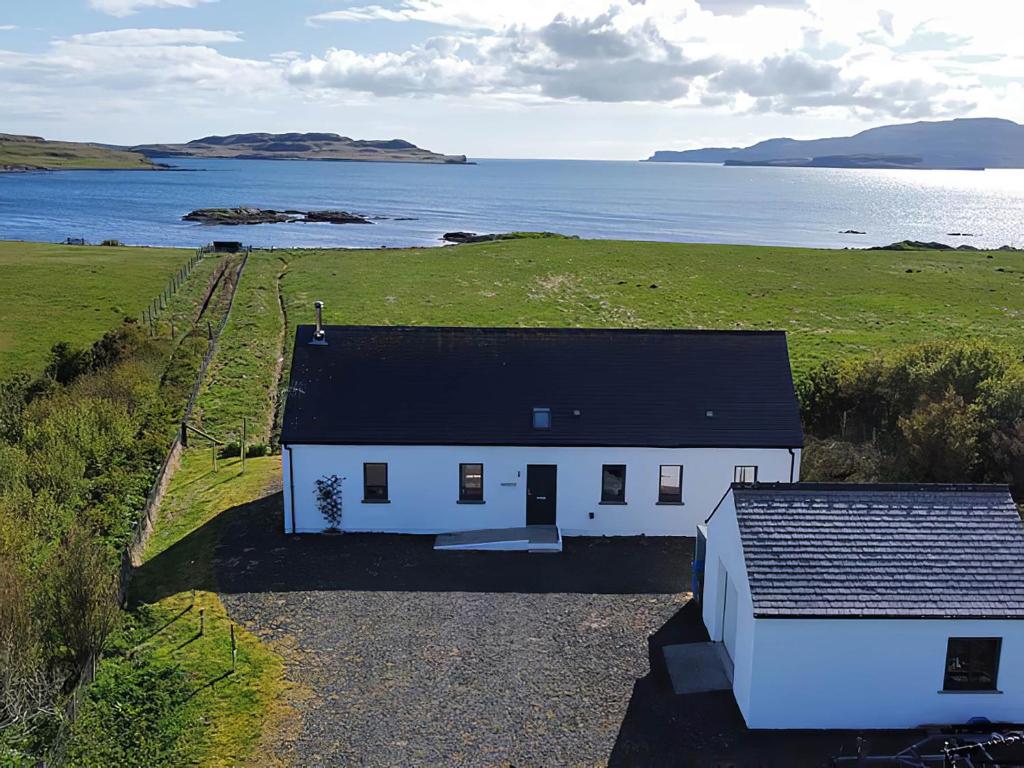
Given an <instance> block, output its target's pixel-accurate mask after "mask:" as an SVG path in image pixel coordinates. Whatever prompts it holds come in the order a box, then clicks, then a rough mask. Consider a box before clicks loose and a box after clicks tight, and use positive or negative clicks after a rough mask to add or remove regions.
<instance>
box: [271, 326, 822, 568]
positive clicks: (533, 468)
mask: <svg viewBox="0 0 1024 768" xmlns="http://www.w3.org/2000/svg"><path fill="white" fill-rule="evenodd" d="M281 442H282V446H283V450H282V454H283V475H284V499H285V510H284V520H283V523H284V529H285V531H286V532H288V533H319V532H321V531H324V530H325V529H327V528H331V527H333V528H336V529H339V530H341V531H363V532H390V533H420V534H438V533H451V532H470V531H475V532H480V531H488V532H489V533H488V534H487V535H486V536H481V535H477V536H475V537H469V538H468V539H460V540H451V541H455V542H456V545H457V542H458V541H463V542H465V541H469V542H470V543H471V544H476V545H483V546H484V547H485V548H487V545H488V543H490V544H491V545H493V546H491V547H489V548H503V547H502V546H501V545H502V543H503V542H504V543H508V541H509V540H510V536H508V535H504V534H502V533H501V532H502V531H506V532H508V531H525V530H526V529H527V527H529V529H530V533H529V535H530V536H534V537H535V536H537V535H538V534H537V531H538V530H540V531H541V534H542V535H541V538H543V535H544V534H545V532H546V534H549V535H550V538H551V540H552V541H553V542H556V543H557V542H560V538H561V535H562V534H565V535H568V536H611V535H627V536H632V535H641V534H646V535H653V536H693V535H695V533H696V527H697V524H698V523H700V522H702V521H703V520H704V519H705V518H706V517H707V516H708V514H709V513H710V512H711V510H712V509H713V508H714V506H715V504H716V503H717V502H718V500H719V499H720V498H721V497H722V494H723V493H725V491H726V490H727V489H728V488H729V485H730V484H731V483H732V482H734V481H736V480H741V481H753V480H768V481H792V480H796V479H798V478H799V472H800V448H801V446H802V444H803V435H802V432H801V428H800V415H799V409H798V406H797V401H796V396H795V394H794V389H793V379H792V375H791V372H790V366H789V353H788V350H787V345H786V337H785V334H783V333H781V332H774V331H687V330H606V329H578V328H577V329H573V328H559V329H545V328H432V327H365V326H329V327H319V326H311V325H303V326H299V328H298V331H297V334H296V338H295V346H294V354H293V359H292V364H291V377H290V383H289V388H288V395H287V402H286V404H285V411H284V421H283V429H282V438H281ZM524 535H526V534H524ZM488 537H490V539H492V540H491V541H490V542H488V541H487V539H488ZM511 538H514V537H511ZM552 546H555V544H552ZM504 548H515V547H504ZM524 548H525V547H524Z"/></svg>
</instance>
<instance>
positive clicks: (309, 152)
mask: <svg viewBox="0 0 1024 768" xmlns="http://www.w3.org/2000/svg"><path fill="white" fill-rule="evenodd" d="M130 149H131V150H132V151H134V152H141V153H142V154H144V155H146V156H147V157H231V158H236V159H239V160H355V161H363V162H391V163H448V164H459V165H461V164H464V163H466V156H465V155H441V154H438V153H437V152H430V151H428V150H426V149H420V148H419V147H417V146H416V145H415V144H411V143H410V142H408V141H404V140H402V139H386V140H380V141H366V140H357V139H350V138H349V137H348V136H339V135H338V134H336V133H237V134H233V135H230V136H206V137H204V138H201V139H195V140H194V141H190V142H188V143H187V144H140V145H138V146H135V147H130Z"/></svg>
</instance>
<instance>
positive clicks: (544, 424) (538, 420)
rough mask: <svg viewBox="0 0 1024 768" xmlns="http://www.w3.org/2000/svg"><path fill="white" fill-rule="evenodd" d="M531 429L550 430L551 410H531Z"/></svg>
mask: <svg viewBox="0 0 1024 768" xmlns="http://www.w3.org/2000/svg"><path fill="white" fill-rule="evenodd" d="M533 428H534V429H551V409H550V408H534V409H533Z"/></svg>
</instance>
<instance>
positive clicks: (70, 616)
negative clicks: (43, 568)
mask: <svg viewBox="0 0 1024 768" xmlns="http://www.w3.org/2000/svg"><path fill="white" fill-rule="evenodd" d="M116 596H117V574H116V572H115V571H114V569H112V568H111V556H110V551H109V549H107V548H106V547H104V546H103V545H102V543H101V542H99V541H97V540H96V539H95V537H94V536H93V535H92V534H91V533H90V532H89V531H87V530H85V529H84V528H82V527H81V526H80V525H76V526H73V527H72V528H71V529H70V530H69V531H68V533H67V535H66V536H65V537H64V540H63V542H62V543H61V546H60V547H58V548H57V549H56V550H55V551H54V553H53V555H52V557H51V559H50V563H49V565H48V567H47V584H46V593H45V597H44V600H45V604H46V609H47V615H49V616H51V617H52V620H53V632H54V633H55V634H56V635H57V636H58V637H59V643H57V644H56V645H57V647H63V648H66V649H67V653H68V655H69V661H71V662H72V663H73V664H74V668H75V669H81V668H82V666H83V665H84V664H85V662H86V661H87V660H88V659H89V657H90V656H92V655H93V654H97V653H99V652H100V651H101V650H102V649H103V644H104V642H105V641H106V639H107V635H109V634H110V631H111V630H112V629H113V628H114V622H115V621H116V620H117V616H118V605H117V600H116Z"/></svg>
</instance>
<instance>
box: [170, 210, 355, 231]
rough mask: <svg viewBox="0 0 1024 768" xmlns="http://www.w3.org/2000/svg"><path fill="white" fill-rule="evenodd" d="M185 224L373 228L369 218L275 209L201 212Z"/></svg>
mask: <svg viewBox="0 0 1024 768" xmlns="http://www.w3.org/2000/svg"><path fill="white" fill-rule="evenodd" d="M181 220H182V221H194V222H198V223H199V224H218V225H225V226H238V225H250V224H292V223H325V224H372V223H373V222H372V221H370V220H369V219H367V218H364V217H362V216H359V215H357V214H354V213H349V212H348V211H275V210H273V209H265V208H252V207H249V206H241V207H238V208H199V209H197V210H195V211H190V212H189V213H186V214H185V215H184V216H182V217H181Z"/></svg>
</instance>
